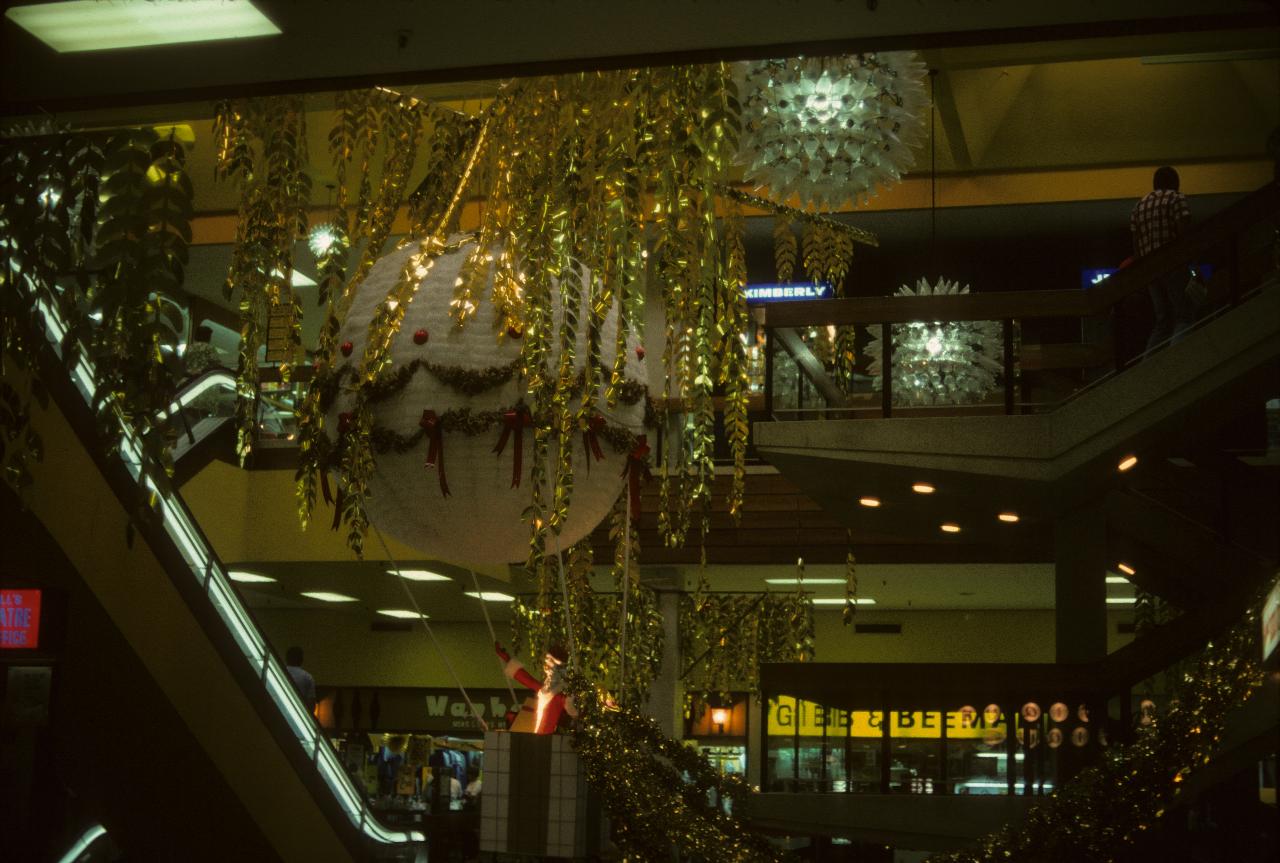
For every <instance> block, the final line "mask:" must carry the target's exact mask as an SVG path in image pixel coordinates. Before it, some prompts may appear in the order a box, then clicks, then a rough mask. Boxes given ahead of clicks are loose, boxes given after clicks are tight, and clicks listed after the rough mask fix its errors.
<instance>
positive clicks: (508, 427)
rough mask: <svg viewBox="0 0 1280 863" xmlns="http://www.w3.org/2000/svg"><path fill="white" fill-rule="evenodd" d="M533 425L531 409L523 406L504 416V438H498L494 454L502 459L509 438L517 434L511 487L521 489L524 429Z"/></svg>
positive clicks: (512, 463)
mask: <svg viewBox="0 0 1280 863" xmlns="http://www.w3.org/2000/svg"><path fill="white" fill-rule="evenodd" d="M530 425H533V414H531V413H529V409H528V408H526V407H523V406H520V407H515V408H512V409H511V410H509V411H505V412H504V413H503V414H502V436H501V437H499V438H498V443H497V444H496V445H495V446H494V448H493V452H494V454H495V455H497V456H499V457H501V456H502V451H503V450H504V449H506V446H507V438H509V437H511V433H512V432H515V434H516V445H515V452H514V453H513V458H512V461H511V487H512V488H519V487H520V478H521V477H522V476H523V475H524V429H525V426H530Z"/></svg>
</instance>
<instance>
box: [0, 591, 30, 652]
mask: <svg viewBox="0 0 1280 863" xmlns="http://www.w3.org/2000/svg"><path fill="white" fill-rule="evenodd" d="M39 643H40V591H38V590H0V648H20V649H26V650H30V649H32V648H34V647H37V646H38V645H39Z"/></svg>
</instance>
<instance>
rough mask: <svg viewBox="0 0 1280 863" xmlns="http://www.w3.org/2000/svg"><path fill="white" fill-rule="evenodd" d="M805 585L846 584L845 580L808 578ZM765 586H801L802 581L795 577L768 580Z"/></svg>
mask: <svg viewBox="0 0 1280 863" xmlns="http://www.w3.org/2000/svg"><path fill="white" fill-rule="evenodd" d="M803 581H804V583H805V584H844V579H843V578H806V579H803ZM764 582H765V584H800V582H801V579H799V578H796V577H795V576H794V575H793V576H791V577H790V578H766V579H765V580H764Z"/></svg>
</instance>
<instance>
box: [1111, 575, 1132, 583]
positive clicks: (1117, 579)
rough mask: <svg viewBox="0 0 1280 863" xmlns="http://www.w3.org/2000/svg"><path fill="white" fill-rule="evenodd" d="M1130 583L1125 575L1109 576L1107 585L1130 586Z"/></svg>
mask: <svg viewBox="0 0 1280 863" xmlns="http://www.w3.org/2000/svg"><path fill="white" fill-rule="evenodd" d="M1128 583H1129V579H1127V578H1125V577H1124V576H1123V575H1108V576H1107V584H1128Z"/></svg>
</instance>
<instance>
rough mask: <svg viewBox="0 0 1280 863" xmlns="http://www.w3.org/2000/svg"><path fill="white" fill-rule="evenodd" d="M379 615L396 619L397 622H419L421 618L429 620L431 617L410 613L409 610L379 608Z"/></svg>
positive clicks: (414, 612)
mask: <svg viewBox="0 0 1280 863" xmlns="http://www.w3.org/2000/svg"><path fill="white" fill-rule="evenodd" d="M378 614H381V615H383V616H384V617H394V618H395V619H396V620H418V619H419V618H423V619H425V618H427V617H428V616H429V615H426V614H418V612H416V611H410V610H409V609H407V608H379V609H378Z"/></svg>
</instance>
